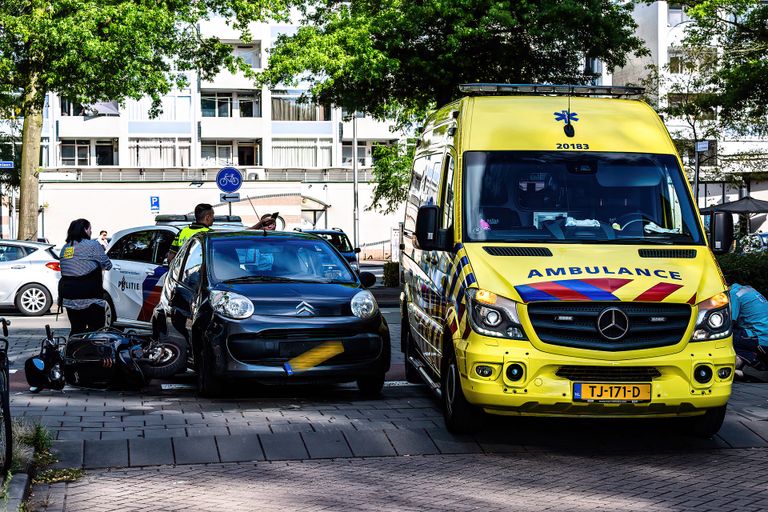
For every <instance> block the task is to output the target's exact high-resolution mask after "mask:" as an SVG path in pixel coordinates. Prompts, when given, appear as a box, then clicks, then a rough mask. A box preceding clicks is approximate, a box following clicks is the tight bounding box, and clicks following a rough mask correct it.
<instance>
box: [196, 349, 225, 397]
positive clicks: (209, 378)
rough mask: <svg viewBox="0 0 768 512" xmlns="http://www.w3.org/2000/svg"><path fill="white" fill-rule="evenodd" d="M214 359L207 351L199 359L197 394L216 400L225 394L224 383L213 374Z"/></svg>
mask: <svg viewBox="0 0 768 512" xmlns="http://www.w3.org/2000/svg"><path fill="white" fill-rule="evenodd" d="M212 358H213V355H211V354H210V353H209V352H208V351H207V350H205V349H203V351H202V352H201V353H200V354H199V355H198V358H197V392H198V394H199V395H200V396H203V397H206V398H216V397H219V396H221V395H222V394H223V393H224V383H223V382H222V380H221V379H220V378H219V377H217V376H216V375H214V374H213V364H211V363H212V361H211V359H212Z"/></svg>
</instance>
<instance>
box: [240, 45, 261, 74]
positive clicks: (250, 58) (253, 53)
mask: <svg viewBox="0 0 768 512" xmlns="http://www.w3.org/2000/svg"><path fill="white" fill-rule="evenodd" d="M234 52H235V57H240V58H241V59H243V61H244V62H245V63H246V64H248V65H249V66H251V67H252V68H254V69H258V68H260V67H261V48H259V47H258V46H256V45H239V46H235V50H234Z"/></svg>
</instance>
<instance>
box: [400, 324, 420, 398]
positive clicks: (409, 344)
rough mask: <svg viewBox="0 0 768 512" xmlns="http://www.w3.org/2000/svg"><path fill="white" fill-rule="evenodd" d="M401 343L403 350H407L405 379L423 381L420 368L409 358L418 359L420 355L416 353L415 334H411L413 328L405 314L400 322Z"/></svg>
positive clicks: (414, 382) (412, 382) (415, 381)
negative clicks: (409, 360) (410, 361)
mask: <svg viewBox="0 0 768 512" xmlns="http://www.w3.org/2000/svg"><path fill="white" fill-rule="evenodd" d="M400 343H401V346H402V347H403V351H404V352H405V380H406V381H408V382H410V383H411V384H420V383H422V382H423V381H424V379H422V377H421V374H420V373H419V370H417V369H416V367H415V366H413V365H412V364H411V363H409V362H408V359H409V358H411V357H413V358H414V359H416V358H418V356H417V355H416V347H415V345H414V342H413V336H411V328H410V325H409V324H408V319H407V317H406V316H405V315H404V316H403V319H402V321H401V322H400Z"/></svg>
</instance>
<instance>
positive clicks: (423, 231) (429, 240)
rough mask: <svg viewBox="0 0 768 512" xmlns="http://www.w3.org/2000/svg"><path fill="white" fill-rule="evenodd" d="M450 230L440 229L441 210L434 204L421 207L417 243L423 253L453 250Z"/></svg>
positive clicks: (417, 220)
mask: <svg viewBox="0 0 768 512" xmlns="http://www.w3.org/2000/svg"><path fill="white" fill-rule="evenodd" d="M449 238H450V230H448V229H440V208H438V207H437V205H434V204H426V205H424V206H420V207H419V213H418V214H417V215H416V243H417V244H418V248H419V249H421V250H423V251H447V250H450V248H451V242H450V240H449Z"/></svg>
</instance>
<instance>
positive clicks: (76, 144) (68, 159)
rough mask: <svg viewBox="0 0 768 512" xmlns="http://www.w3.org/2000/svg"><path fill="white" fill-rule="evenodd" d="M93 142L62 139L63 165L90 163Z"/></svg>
mask: <svg viewBox="0 0 768 512" xmlns="http://www.w3.org/2000/svg"><path fill="white" fill-rule="evenodd" d="M90 148H91V143H90V141H88V140H62V141H61V165H62V166H76V165H77V166H80V165H89V160H88V155H89V151H90Z"/></svg>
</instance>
